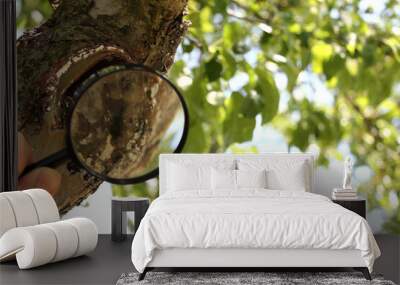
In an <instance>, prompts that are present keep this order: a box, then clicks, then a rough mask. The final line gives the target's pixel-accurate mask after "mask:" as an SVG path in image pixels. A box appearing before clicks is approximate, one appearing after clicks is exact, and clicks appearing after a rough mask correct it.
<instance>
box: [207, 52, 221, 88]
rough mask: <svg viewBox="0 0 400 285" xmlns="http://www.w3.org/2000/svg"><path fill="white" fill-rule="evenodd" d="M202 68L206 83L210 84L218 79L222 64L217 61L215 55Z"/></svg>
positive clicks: (216, 55)
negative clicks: (203, 68) (206, 79)
mask: <svg viewBox="0 0 400 285" xmlns="http://www.w3.org/2000/svg"><path fill="white" fill-rule="evenodd" d="M204 67H205V72H206V75H207V78H208V81H210V82H212V81H215V80H217V79H219V78H220V77H221V73H222V64H221V63H220V62H219V60H218V53H216V54H215V55H214V56H213V57H212V58H211V60H209V61H208V62H207V63H206V64H205V65H204Z"/></svg>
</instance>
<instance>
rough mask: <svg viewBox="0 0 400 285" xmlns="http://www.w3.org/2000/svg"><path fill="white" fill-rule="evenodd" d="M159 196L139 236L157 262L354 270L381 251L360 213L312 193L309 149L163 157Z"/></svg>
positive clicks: (136, 243)
mask: <svg viewBox="0 0 400 285" xmlns="http://www.w3.org/2000/svg"><path fill="white" fill-rule="evenodd" d="M159 167H160V181H159V182H160V196H159V198H157V199H156V200H155V201H154V202H153V203H152V205H151V206H150V208H149V210H148V212H147V213H146V215H145V217H144V218H143V220H142V222H141V224H140V226H139V228H138V231H137V232H136V234H135V237H134V240H133V243H132V262H133V264H134V266H135V268H136V269H137V270H138V271H139V272H140V273H141V274H140V276H139V279H143V278H144V277H145V274H146V272H147V271H149V270H151V269H153V268H161V267H162V268H172V267H178V268H183V267H196V268H199V267H203V268H204V267H206V268H210V267H211V268H214V267H223V268H227V267H229V268H236V269H238V270H241V271H243V270H246V269H245V268H266V267H268V268H270V267H285V268H286V267H301V268H304V267H318V268H321V267H352V268H355V269H357V270H361V271H362V272H363V274H364V276H365V277H366V278H367V279H370V278H371V277H370V274H369V273H370V272H372V268H373V263H374V260H375V259H376V258H377V257H379V255H380V251H379V248H378V246H377V244H376V242H375V239H374V237H373V235H372V232H371V230H370V228H369V226H368V223H367V221H366V220H365V219H363V218H362V217H361V216H359V215H357V214H355V213H353V212H351V211H349V210H347V209H345V208H343V207H341V206H340V205H337V204H335V203H333V202H332V201H330V199H328V198H327V197H324V196H321V195H318V194H314V193H313V190H314V189H313V188H314V157H313V156H312V155H311V154H256V155H249V154H246V155H234V154H164V155H161V156H160V160H159Z"/></svg>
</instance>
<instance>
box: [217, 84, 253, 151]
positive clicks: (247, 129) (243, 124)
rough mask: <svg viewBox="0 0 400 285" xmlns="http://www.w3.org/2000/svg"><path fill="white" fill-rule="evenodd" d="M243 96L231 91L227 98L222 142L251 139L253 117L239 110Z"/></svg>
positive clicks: (239, 141)
mask: <svg viewBox="0 0 400 285" xmlns="http://www.w3.org/2000/svg"><path fill="white" fill-rule="evenodd" d="M244 100H245V99H244V97H243V96H242V95H241V94H240V93H239V92H234V93H232V95H231V97H230V98H229V99H228V100H227V102H226V106H227V116H226V118H225V120H224V123H223V132H224V143H225V146H229V145H231V144H232V143H235V142H236V143H241V142H245V141H249V140H251V138H252V136H253V131H254V128H255V125H256V120H255V118H246V117H244V115H243V114H242V112H241V109H242V105H243V102H244Z"/></svg>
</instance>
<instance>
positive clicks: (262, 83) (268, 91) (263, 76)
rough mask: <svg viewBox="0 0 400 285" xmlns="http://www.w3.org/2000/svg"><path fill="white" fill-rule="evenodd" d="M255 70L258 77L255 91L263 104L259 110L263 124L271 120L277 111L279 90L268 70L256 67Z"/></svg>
mask: <svg viewBox="0 0 400 285" xmlns="http://www.w3.org/2000/svg"><path fill="white" fill-rule="evenodd" d="M255 71H256V74H257V77H258V80H257V83H256V91H257V93H258V94H259V95H260V99H261V101H262V103H263V105H264V106H263V109H262V112H261V114H262V123H263V124H265V123H267V122H269V121H271V120H272V119H273V118H274V117H275V115H276V114H277V113H278V108H279V91H278V89H277V87H276V85H275V81H274V79H273V77H272V75H271V74H270V73H269V71H268V70H266V69H265V68H260V67H257V68H256V70H255Z"/></svg>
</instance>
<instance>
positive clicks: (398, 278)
mask: <svg viewBox="0 0 400 285" xmlns="http://www.w3.org/2000/svg"><path fill="white" fill-rule="evenodd" d="M375 237H376V240H377V242H378V244H379V247H380V248H381V251H382V255H383V257H381V258H379V259H378V260H377V261H376V263H375V268H374V269H375V270H374V271H375V272H377V273H381V274H384V276H385V278H386V279H389V280H392V281H394V282H395V283H399V282H400V270H399V269H400V237H399V236H390V235H376V236H375ZM130 247H131V238H130V239H128V240H126V241H124V242H121V243H115V242H112V241H111V237H110V236H109V235H100V236H99V243H98V246H97V248H96V250H95V251H94V252H92V253H91V254H89V255H88V256H81V257H77V258H74V259H70V260H66V261H62V262H58V263H54V264H48V265H45V266H42V267H38V268H34V269H29V270H19V269H18V267H17V265H16V263H15V262H8V263H3V264H1V265H0V284H1V285H15V284H115V283H116V281H117V280H118V278H119V276H120V275H121V274H122V273H124V272H132V271H134V267H133V265H132V263H131V259H130Z"/></svg>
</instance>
